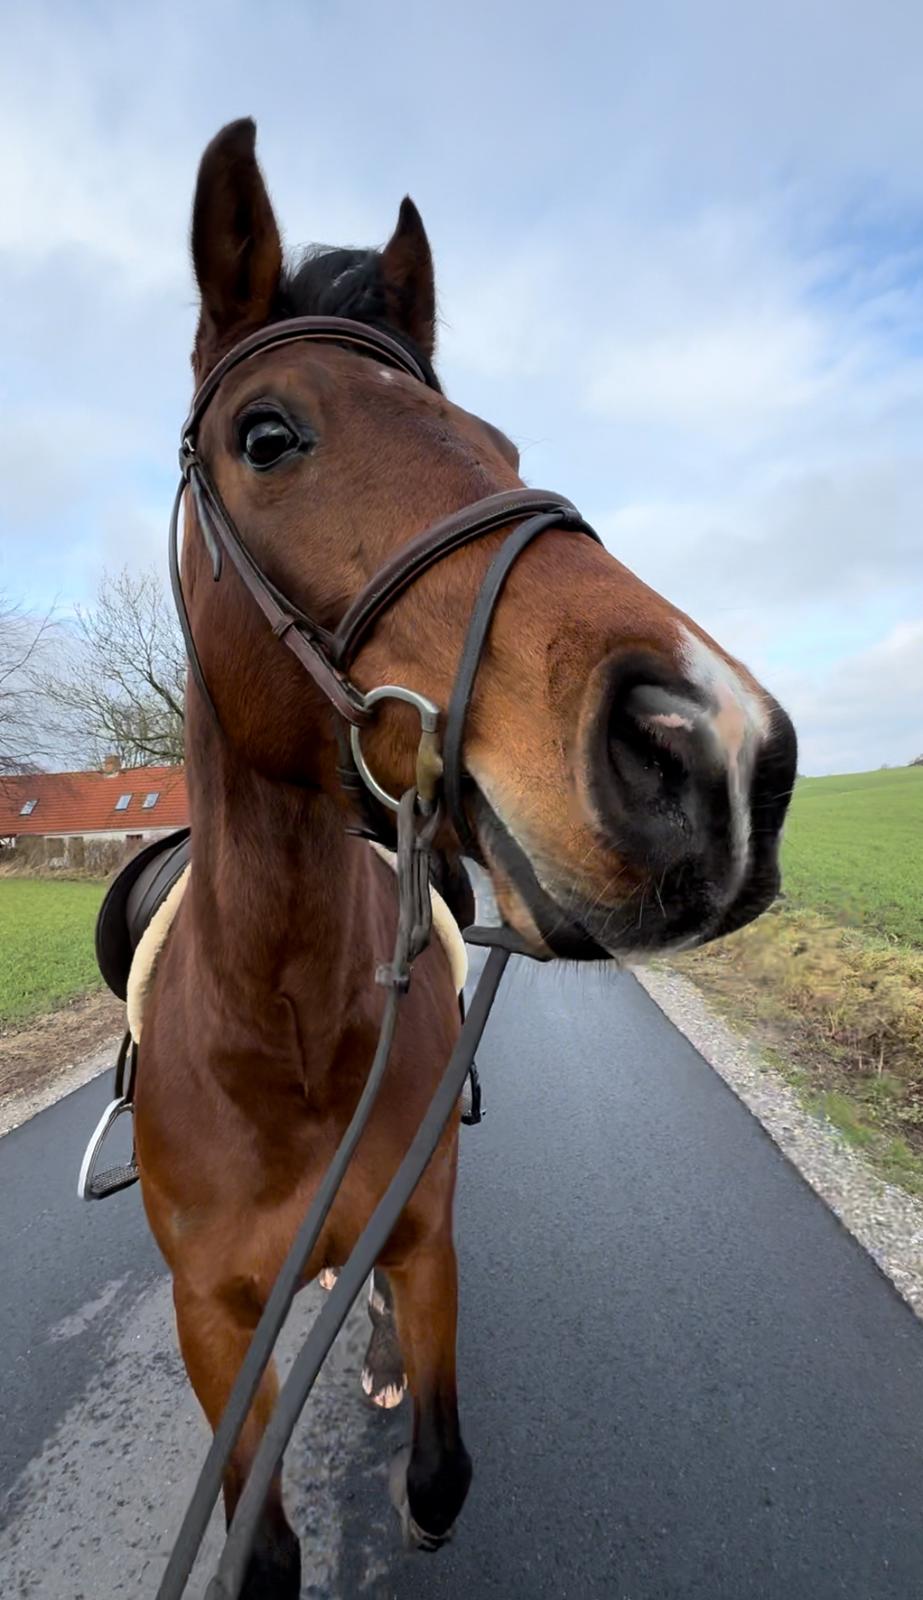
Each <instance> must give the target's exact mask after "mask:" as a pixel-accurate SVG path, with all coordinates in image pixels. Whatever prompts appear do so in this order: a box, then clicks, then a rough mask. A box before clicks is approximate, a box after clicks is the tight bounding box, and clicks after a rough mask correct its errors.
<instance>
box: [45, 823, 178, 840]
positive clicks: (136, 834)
mask: <svg viewBox="0 0 923 1600" xmlns="http://www.w3.org/2000/svg"><path fill="white" fill-rule="evenodd" d="M175 831H176V830H175V828H173V827H170V828H104V829H100V830H99V832H97V833H75V832H74V830H73V828H68V829H67V831H66V832H63V833H43V834H22V835H21V836H20V837H22V838H33V839H35V838H42V839H87V840H89V839H110V840H111V841H112V843H113V844H121V843H124V841H125V840H126V839H163V838H165V837H166V835H167V834H168V833H174V832H175Z"/></svg>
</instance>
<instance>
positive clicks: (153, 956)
mask: <svg viewBox="0 0 923 1600" xmlns="http://www.w3.org/2000/svg"><path fill="white" fill-rule="evenodd" d="M372 849H373V850H374V851H375V853H376V855H379V856H381V859H382V860H383V861H386V862H387V863H388V865H389V866H390V867H391V868H392V870H394V869H395V868H396V861H397V858H396V857H395V856H394V855H392V853H391V851H390V850H386V849H385V848H384V846H383V845H380V844H374V843H373V844H372ZM189 872H190V868H189V867H188V866H187V867H186V869H185V871H184V872H183V874H182V876H181V877H179V878H177V880H176V882H175V883H174V885H173V887H172V889H171V890H170V892H169V894H168V895H167V897H166V899H165V900H164V901H163V902H162V904H161V905H160V906H159V907H158V909H157V910H156V911H155V912H154V915H153V917H152V918H151V920H150V922H149V923H148V925H147V927H146V928H145V930H144V933H143V934H142V935H141V940H140V942H139V944H138V947H137V949H136V951H135V953H134V956H133V958H132V963H131V971H130V973H129V975H128V992H127V995H126V1004H127V1007H128V1026H129V1029H130V1031H131V1036H132V1038H133V1039H134V1041H135V1043H136V1044H138V1043H139V1041H140V1039H141V1029H142V1026H143V1023H144V1004H145V1000H146V999H147V996H148V994H149V992H150V987H151V983H152V981H153V977H154V969H155V968H156V966H157V957H158V956H159V954H160V952H161V950H162V949H163V947H164V945H165V943H166V940H167V935H168V933H169V932H170V928H171V926H172V923H173V918H174V917H175V916H176V913H177V911H178V910H179V906H180V902H181V900H182V898H183V895H184V894H185V892H186V885H187V883H188V882H189ZM429 892H430V899H431V901H432V906H433V932H434V933H435V934H436V935H437V937H438V938H439V940H440V942H441V943H442V945H443V948H444V949H445V953H446V955H447V957H448V960H449V966H450V968H451V971H452V981H453V983H454V984H455V989H456V992H457V993H458V994H461V992H462V990H463V988H464V987H465V980H466V978H467V976H468V951H467V948H466V945H465V942H464V940H463V938H462V936H461V933H460V932H459V929H458V924H457V922H456V921H455V918H454V917H453V915H452V913H451V911H450V910H449V908H448V906H447V905H446V903H445V901H444V900H443V898H442V896H441V894H439V892H438V891H437V890H436V889H434V888H433V886H432V884H431V885H430V891H429Z"/></svg>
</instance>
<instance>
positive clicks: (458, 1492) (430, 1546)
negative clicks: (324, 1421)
mask: <svg viewBox="0 0 923 1600" xmlns="http://www.w3.org/2000/svg"><path fill="white" fill-rule="evenodd" d="M387 1270H388V1277H389V1279H390V1281H391V1288H392V1291H393V1295H394V1309H395V1313H396V1316H397V1329H398V1334H399V1336H400V1341H401V1349H402V1350H403V1352H404V1361H405V1364H406V1367H407V1376H408V1380H409V1383H410V1392H411V1394H412V1396H413V1441H412V1444H411V1445H410V1446H409V1447H408V1448H407V1449H405V1450H402V1451H401V1452H400V1453H399V1454H398V1455H397V1456H396V1457H395V1460H394V1463H393V1465H392V1469H391V1496H392V1499H393V1501H394V1504H395V1507H396V1509H397V1512H398V1515H399V1516H400V1519H401V1524H402V1527H403V1532H404V1538H405V1541H406V1542H407V1543H408V1544H413V1545H416V1546H417V1547H418V1548H419V1549H421V1550H437V1549H438V1548H439V1546H440V1545H442V1544H444V1543H445V1542H446V1540H447V1539H448V1538H450V1536H451V1533H452V1528H453V1525H454V1523H455V1520H456V1518H457V1516H458V1514H459V1512H460V1511H461V1508H462V1506H463V1505H464V1502H465V1496H466V1495H467V1493H468V1486H469V1484H470V1482H471V1457H470V1456H469V1454H468V1452H467V1450H466V1449H465V1446H464V1444H463V1442H462V1437H461V1430H460V1428H459V1424H458V1393H457V1387H456V1376H455V1336H456V1325H457V1319H458V1272H457V1267H456V1262H455V1248H454V1245H453V1244H452V1239H451V1235H450V1234H449V1233H448V1231H446V1234H445V1235H444V1236H439V1237H435V1238H431V1239H429V1240H427V1242H426V1243H425V1244H423V1245H421V1246H418V1248H417V1249H416V1250H414V1252H413V1254H412V1255H410V1256H408V1257H407V1258H406V1260H404V1261H401V1262H399V1263H397V1264H395V1263H393V1262H391V1261H389V1262H388V1266H387Z"/></svg>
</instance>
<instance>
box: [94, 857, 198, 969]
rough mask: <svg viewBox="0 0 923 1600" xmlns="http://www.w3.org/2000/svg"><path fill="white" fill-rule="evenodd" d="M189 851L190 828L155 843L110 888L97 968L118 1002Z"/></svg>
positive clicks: (99, 921)
mask: <svg viewBox="0 0 923 1600" xmlns="http://www.w3.org/2000/svg"><path fill="white" fill-rule="evenodd" d="M189 849H190V841H189V829H188V828H178V829H177V830H176V832H175V833H168V834H166V835H165V836H164V838H162V839H153V840H152V841H151V843H150V844H148V845H145V847H144V849H143V850H139V851H138V854H137V855H136V856H132V859H131V860H130V861H129V862H127V863H126V865H125V866H124V867H123V868H122V870H121V872H120V873H119V874H118V876H117V877H115V878H114V879H113V880H112V883H111V884H110V885H109V888H108V890H107V892H106V897H105V899H104V900H103V903H102V905H101V906H100V908H99V915H98V916H97V918H96V964H97V966H98V967H99V970H100V972H101V973H102V975H103V978H104V979H105V982H106V984H107V986H108V987H109V988H110V989H111V990H112V993H113V994H114V995H117V996H118V998H119V999H120V1000H124V999H125V998H126V996H127V994H128V974H129V972H130V971H131V961H132V956H133V955H134V953H135V950H136V949H137V947H138V944H139V942H140V939H141V935H142V934H143V932H144V930H145V928H146V927H147V925H148V923H149V922H150V920H151V918H152V916H153V915H154V913H155V911H156V910H157V909H158V907H159V906H161V905H162V904H163V902H164V900H165V899H166V897H167V895H168V894H169V892H170V890H171V888H172V887H173V885H174V883H175V882H176V880H177V878H178V877H179V876H180V874H181V873H182V872H183V870H184V869H185V867H186V866H187V865H188V863H189Z"/></svg>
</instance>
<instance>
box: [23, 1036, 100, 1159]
mask: <svg viewBox="0 0 923 1600" xmlns="http://www.w3.org/2000/svg"><path fill="white" fill-rule="evenodd" d="M118 1047H119V1035H118V1034H113V1036H112V1038H111V1039H107V1040H106V1042H105V1044H101V1045H100V1046H99V1047H98V1049H96V1050H94V1051H93V1052H92V1054H91V1055H88V1056H83V1057H82V1058H81V1060H80V1061H74V1062H73V1063H72V1064H71V1065H70V1066H68V1067H64V1068H62V1070H61V1071H60V1072H58V1073H56V1074H55V1075H54V1077H53V1078H49V1079H48V1080H47V1081H46V1082H45V1083H43V1084H41V1085H40V1086H39V1087H38V1088H37V1089H21V1090H20V1091H19V1093H18V1094H11V1095H10V1096H9V1098H8V1099H7V1100H4V1101H2V1102H0V1139H2V1138H3V1137H4V1135H5V1134H8V1133H12V1132H13V1131H14V1129H16V1128H21V1127H22V1125H23V1123H24V1122H29V1121H31V1119H32V1118H33V1117H36V1116H38V1114H39V1112H40V1111H47V1110H48V1108H49V1106H53V1105H57V1102H58V1101H59V1100H63V1099H64V1098H65V1097H66V1096H67V1095H69V1094H73V1092H74V1090H75V1089H82V1088H83V1086H84V1084H85V1083H89V1082H90V1080H91V1079H92V1078H97V1077H98V1076H99V1074H100V1073H101V1072H105V1070H106V1068H107V1067H113V1066H114V1065H115V1058H116V1052H117V1051H118ZM90 1131H91V1130H90V1129H87V1137H89V1134H90Z"/></svg>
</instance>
